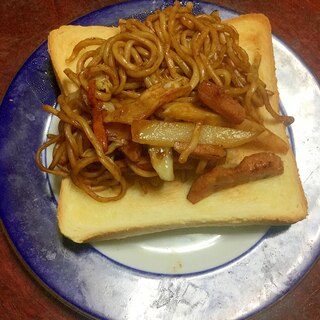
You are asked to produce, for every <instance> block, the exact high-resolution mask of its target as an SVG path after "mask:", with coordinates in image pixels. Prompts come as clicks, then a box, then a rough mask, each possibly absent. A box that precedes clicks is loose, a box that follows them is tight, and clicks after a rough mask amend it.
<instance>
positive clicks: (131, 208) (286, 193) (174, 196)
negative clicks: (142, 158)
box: [49, 14, 307, 243]
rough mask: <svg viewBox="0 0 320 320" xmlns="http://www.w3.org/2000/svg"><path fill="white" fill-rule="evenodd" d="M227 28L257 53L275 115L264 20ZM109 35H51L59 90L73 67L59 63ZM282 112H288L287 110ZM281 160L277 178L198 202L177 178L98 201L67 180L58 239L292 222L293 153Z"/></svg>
mask: <svg viewBox="0 0 320 320" xmlns="http://www.w3.org/2000/svg"><path fill="white" fill-rule="evenodd" d="M229 23H230V24H232V25H233V26H234V27H235V28H236V29H237V30H238V32H239V34H240V45H241V46H242V47H243V48H244V49H245V50H246V51H247V52H248V54H249V57H250V59H251V60H252V58H253V57H254V54H255V53H256V52H259V53H261V55H262V62H261V66H260V77H261V78H262V80H264V81H265V82H266V83H267V86H268V88H269V89H270V90H272V91H273V92H275V95H274V96H273V97H272V98H271V103H272V105H273V107H274V109H275V110H278V108H279V107H278V99H279V95H278V91H277V82H276V77H275V66H274V57H273V47H272V36H271V27H270V23H269V20H268V19H267V18H266V17H265V16H264V15H261V14H249V15H243V16H240V17H238V18H235V19H232V20H229ZM116 32H117V29H115V28H107V27H79V26H64V27H61V28H60V29H58V30H55V31H52V32H51V33H50V36H49V52H50V56H51V59H52V63H53V66H54V69H55V72H56V75H57V79H58V82H59V84H60V86H61V89H62V91H63V92H64V93H70V92H71V91H72V90H73V89H74V88H73V87H72V85H70V83H68V81H67V79H66V77H65V75H64V74H63V70H64V69H65V68H67V67H71V68H73V65H67V64H66V63H65V59H66V58H68V57H69V55H70V53H71V51H72V48H73V46H74V45H75V43H77V42H78V41H80V40H82V39H84V38H87V37H92V36H99V37H105V38H107V37H109V36H111V35H113V34H115V33H116ZM288 112H289V114H290V110H288ZM263 114H264V117H265V118H266V119H268V121H267V127H268V128H269V129H270V130H272V131H273V132H275V133H276V134H278V135H279V136H281V137H282V138H283V139H284V140H285V141H288V138H287V135H286V131H285V128H284V126H283V125H282V124H278V123H275V122H274V121H273V120H272V119H271V117H270V116H269V114H268V113H267V112H265V111H263ZM288 143H289V142H288ZM253 152H257V149H256V150H255V149H254V147H246V148H244V147H242V148H239V149H234V150H232V151H230V152H229V153H228V158H227V162H229V163H232V162H234V163H238V162H240V161H241V159H242V158H243V157H244V156H245V155H247V154H251V153H253ZM280 156H281V158H282V160H283V163H284V174H282V175H280V176H276V177H273V178H268V179H265V180H260V181H255V182H250V183H248V184H244V185H240V186H237V187H234V188H231V189H227V190H223V191H220V192H217V193H215V194H213V195H211V196H210V197H208V198H206V199H204V200H202V201H200V202H198V203H197V204H191V203H190V202H189V201H188V200H187V199H186V196H187V193H188V190H189V188H190V185H189V184H186V183H181V182H179V181H174V182H169V183H165V184H164V186H163V187H162V188H160V189H158V190H150V191H149V192H148V193H147V194H144V193H143V192H142V191H141V190H140V188H138V187H135V186H134V187H131V188H129V189H128V191H127V194H126V195H125V197H124V198H123V199H121V200H120V201H116V202H109V203H100V202H97V201H95V200H93V199H92V198H90V197H89V196H88V195H86V194H85V193H84V192H83V191H81V190H79V189H78V188H77V187H76V186H74V185H73V183H72V182H71V180H70V179H68V178H67V179H64V180H63V181H62V185H61V190H60V198H59V205H58V224H59V228H60V231H61V233H62V234H63V235H65V236H66V237H68V238H70V239H72V240H73V241H75V242H79V243H81V242H88V241H91V240H95V239H114V238H123V237H128V236H133V235H139V234H146V233H152V232H158V231H163V230H170V229H177V228H186V227H198V226H226V225H250V224H251V225H252V224H269V225H277V224H288V223H294V222H297V221H299V220H301V219H303V218H305V217H306V215H307V202H306V199H305V195H304V192H303V189H302V185H301V182H300V179H299V174H298V170H297V166H296V162H295V158H294V155H293V153H292V151H291V150H290V151H289V152H288V153H287V154H285V155H283V154H281V155H280Z"/></svg>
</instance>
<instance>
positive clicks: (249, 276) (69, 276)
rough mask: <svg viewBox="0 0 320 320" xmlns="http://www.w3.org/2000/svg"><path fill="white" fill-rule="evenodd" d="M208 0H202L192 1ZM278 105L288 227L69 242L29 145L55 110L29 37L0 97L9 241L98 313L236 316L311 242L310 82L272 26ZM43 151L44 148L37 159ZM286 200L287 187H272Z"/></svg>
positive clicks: (271, 288) (298, 261)
mask: <svg viewBox="0 0 320 320" xmlns="http://www.w3.org/2000/svg"><path fill="white" fill-rule="evenodd" d="M169 3H172V1H170V2H169V1H159V0H154V1H130V2H125V3H122V4H117V5H114V6H110V7H106V8H104V9H101V10H98V11H96V12H93V13H91V14H89V15H87V16H85V17H82V18H80V19H78V20H77V21H75V22H74V24H79V25H116V22H117V21H118V19H119V18H128V17H136V18H139V19H143V18H144V17H145V16H146V15H147V14H149V13H150V12H152V11H154V10H155V9H158V8H162V7H163V6H166V5H168V4H169ZM215 9H218V10H220V12H221V15H222V18H224V19H227V18H230V17H233V16H235V15H236V14H235V13H234V12H231V11H228V10H226V9H224V8H221V7H217V6H215V5H213V4H209V3H205V2H198V1H197V2H196V3H195V12H196V13H201V12H204V13H209V12H211V11H212V10H215ZM273 42H274V50H275V59H276V65H277V77H278V86H279V91H280V99H281V107H282V111H283V112H285V111H286V110H287V111H288V113H290V115H292V116H294V117H295V118H296V121H295V122H294V124H293V125H292V128H291V129H290V130H289V134H290V138H291V142H292V145H293V147H294V150H295V154H296V159H297V163H298V167H299V172H300V176H301V180H302V183H303V187H304V189H305V192H306V195H307V198H308V203H309V215H308V218H307V219H305V220H304V221H301V222H299V223H296V224H294V225H292V226H288V227H270V228H268V227H245V228H244V227H243V228H223V229H221V228H220V229H217V228H200V229H192V230H183V231H171V232H165V233H160V234H155V235H148V236H142V237H136V238H131V239H127V240H121V241H110V242H102V243H92V244H85V245H77V244H74V243H72V242H71V241H69V240H67V239H65V238H63V237H62V236H61V235H60V234H59V231H58V229H57V223H56V208H57V188H58V184H57V181H56V180H55V179H52V178H51V177H49V176H48V175H46V174H43V173H42V172H40V171H39V170H38V169H37V168H36V166H35V163H34V155H35V152H36V150H37V148H38V147H39V145H41V143H42V142H43V141H44V140H45V138H46V134H47V133H48V131H52V130H54V129H55V125H56V123H55V121H54V120H53V119H52V118H51V117H49V116H48V115H47V114H46V113H45V112H43V111H42V109H41V105H42V104H44V103H47V104H51V105H56V97H57V95H58V93H59V90H58V87H57V84H56V82H55V78H54V74H53V71H52V66H51V64H50V59H49V56H48V53H47V43H44V44H43V45H42V46H41V47H39V48H38V49H37V50H36V51H35V52H34V53H33V54H32V55H31V57H30V58H29V59H28V60H27V61H26V63H25V64H24V65H23V67H22V68H21V70H20V71H19V72H18V74H17V76H16V77H15V78H14V80H13V82H12V84H11V85H10V87H9V89H8V92H7V93H6V95H5V97H4V99H3V103H2V106H1V108H0V138H1V140H0V155H1V156H0V172H1V175H0V194H1V196H0V197H1V198H0V205H1V207H0V210H1V218H2V222H3V225H4V226H5V229H6V232H7V234H8V236H9V238H10V240H11V242H12V243H13V245H14V247H15V249H16V251H17V253H18V254H19V255H20V256H21V257H22V259H23V260H24V261H25V262H26V264H27V265H28V267H29V268H30V269H31V270H32V271H33V273H34V275H35V276H36V277H38V278H39V279H40V280H41V281H42V283H43V284H44V285H45V286H46V287H48V288H49V289H50V290H51V291H53V292H54V293H56V294H57V295H58V296H60V297H61V298H62V299H63V300H64V301H65V302H66V303H68V304H70V305H72V306H74V307H76V308H78V309H79V311H81V312H84V313H86V314H88V315H90V316H92V317H97V318H102V319H128V318H129V319H199V318H202V319H209V318H212V317H214V318H215V319H231V318H232V319H240V318H246V317H248V316H250V315H252V314H254V313H256V312H258V311H260V310H261V309H263V308H266V307H267V306H269V305H270V304H271V303H273V302H274V301H276V300H277V299H279V298H280V297H281V296H283V295H284V294H285V293H286V292H287V291H288V290H289V289H290V288H291V287H292V286H294V285H295V284H296V283H297V281H299V280H300V279H301V277H302V276H303V274H305V272H307V270H308V269H309V268H310V266H311V265H312V263H313V262H314V261H315V259H316V258H317V257H318V255H319V251H320V216H319V214H318V212H319V207H320V203H319V199H318V195H319V191H320V179H319V178H320V177H319V164H318V160H319V159H320V150H319V140H320V133H319V130H318V128H319V126H320V121H319V117H317V114H318V113H319V110H318V109H317V105H316V101H319V99H320V91H319V86H318V84H317V82H316V80H315V78H314V77H313V76H312V74H311V73H310V71H309V70H308V69H307V68H306V66H305V65H304V64H303V62H302V61H301V60H300V59H299V57H297V56H296V55H295V54H294V53H293V52H292V51H291V50H290V48H288V47H287V46H286V45H285V44H284V43H282V42H281V41H280V40H279V39H278V38H276V37H273ZM49 157H50V154H49V153H48V154H46V155H45V158H46V159H47V160H48V158H49ZM284 201H290V199H284Z"/></svg>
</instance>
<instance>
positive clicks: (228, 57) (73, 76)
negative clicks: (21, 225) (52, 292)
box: [36, 2, 291, 202]
mask: <svg viewBox="0 0 320 320" xmlns="http://www.w3.org/2000/svg"><path fill="white" fill-rule="evenodd" d="M119 26H120V33H119V34H117V35H115V36H113V37H111V38H109V39H108V40H104V39H99V38H90V39H85V40H83V41H81V42H79V43H78V44H77V45H76V46H75V48H74V50H73V53H72V55H71V56H70V58H69V59H68V61H69V62H70V61H73V60H75V59H78V60H77V66H76V70H70V69H67V70H65V73H66V75H67V76H68V77H69V78H70V80H71V81H73V82H74V83H75V84H76V85H77V86H78V87H79V90H78V91H76V92H75V93H73V94H71V95H69V96H64V95H60V96H59V98H58V103H59V105H60V108H61V109H60V110H56V109H54V108H53V107H50V106H47V105H46V106H44V109H45V110H46V111H47V112H49V113H52V114H53V115H55V116H57V117H58V118H59V119H60V122H59V126H58V131H59V133H58V134H57V135H54V134H51V135H49V136H48V142H46V143H45V144H43V145H42V146H41V147H40V148H39V150H38V152H37V155H36V161H37V164H38V166H39V167H40V168H41V169H42V170H43V171H46V172H49V173H53V174H56V175H58V176H61V177H71V179H72V181H73V182H74V184H75V185H77V186H78V187H79V188H81V189H83V190H84V191H85V192H86V193H87V194H89V195H90V196H91V197H93V198H94V199H96V200H98V201H103V202H107V201H113V200H118V199H120V198H122V197H123V196H124V195H125V193H126V190H127V187H128V177H132V176H134V177H136V178H137V179H138V180H139V181H141V179H142V178H152V177H156V176H158V174H157V172H156V171H155V170H153V168H152V166H150V158H148V153H146V152H145V151H144V150H143V149H142V151H141V150H140V149H139V150H140V151H139V152H140V154H139V152H136V151H137V150H136V149H134V150H133V151H132V150H131V151H130V150H129V151H130V152H124V151H125V150H124V149H121V148H125V144H126V143H127V142H128V140H126V139H122V140H121V139H115V140H112V139H109V137H108V133H106V131H108V126H109V123H105V124H103V127H101V124H102V123H103V121H104V120H103V119H102V118H101V117H103V115H104V114H109V115H112V114H113V112H115V111H116V109H117V106H118V105H119V104H120V105H121V103H123V101H130V103H133V105H134V102H133V101H134V99H139V98H140V99H142V97H143V93H144V92H147V90H148V89H150V88H154V86H161V87H162V88H177V87H183V88H187V90H185V93H184V94H183V95H182V96H178V97H177V98H174V99H173V101H170V104H171V106H172V104H174V103H181V102H195V103H197V94H196V90H197V87H198V84H199V83H201V82H202V81H204V80H210V81H212V82H213V83H215V84H216V85H218V86H219V87H223V88H224V90H225V92H226V93H227V94H229V95H230V96H232V97H233V98H234V99H236V100H237V101H238V102H240V104H241V105H242V106H243V108H245V110H246V116H247V118H248V119H254V120H255V121H256V122H257V123H258V124H259V123H260V122H261V120H260V118H259V114H258V112H257V108H258V107H261V106H265V107H266V108H267V110H268V111H269V112H270V114H271V115H272V116H273V117H274V118H276V119H278V120H279V121H283V122H288V123H289V122H290V121H291V119H290V118H289V117H287V118H286V117H282V116H280V115H278V114H277V113H276V112H275V111H274V110H273V109H272V107H271V106H270V103H269V95H270V94H271V93H270V92H268V90H267V89H266V86H265V84H264V83H263V82H262V80H261V79H259V76H258V68H259V63H260V57H256V59H255V61H254V62H253V63H252V64H250V62H249V58H248V55H247V53H246V52H245V51H244V50H243V49H242V48H241V47H240V46H239V44H238V43H239V35H238V33H237V31H236V30H235V29H234V28H233V27H232V26H230V25H227V24H225V23H224V22H222V21H221V19H220V17H219V15H218V13H217V12H213V13H212V14H210V15H207V14H202V15H198V16H195V15H193V13H192V4H191V3H188V4H187V5H186V6H185V7H183V6H181V5H180V4H179V3H178V2H177V3H175V4H174V5H173V6H171V7H168V8H166V9H164V10H163V11H156V12H155V13H154V14H151V15H150V16H148V17H147V18H146V20H145V21H144V22H140V21H138V20H135V19H128V20H120V21H119ZM84 48H94V49H90V50H88V51H86V52H85V53H82V49H84ZM137 101H138V102H139V100H137ZM91 104H93V105H95V108H92V105H91ZM137 108H139V103H137ZM158 111H159V108H156V111H155V112H154V113H153V114H151V115H148V116H147V118H148V119H160V120H166V119H162V118H161V112H158ZM101 119H102V120H101ZM111 122H113V123H116V122H117V121H116V118H114V119H113V121H111ZM120 122H123V121H120ZM128 122H129V121H128ZM99 124H100V126H99ZM110 126H111V125H110ZM126 126H130V123H126V124H123V123H121V124H119V128H117V130H120V131H121V130H122V128H126V129H125V130H124V131H125V132H126V130H127V127H126ZM200 129H201V122H200V123H196V124H195V129H194V132H193V137H192V139H191V141H190V142H189V145H187V147H186V148H185V150H184V151H182V152H181V154H180V156H179V161H178V163H179V166H180V167H181V168H189V167H190V166H191V167H192V166H193V168H194V171H201V170H204V168H205V167H206V165H207V162H208V161H207V160H206V159H200V160H199V161H198V162H196V163H195V164H194V162H195V161H194V159H192V163H191V159H190V161H189V155H190V154H191V153H192V151H193V150H194V149H195V148H196V147H197V144H198V141H199V134H200V133H199V132H200ZM122 133H123V132H122ZM109 140H110V141H109ZM103 141H104V143H102V142H103ZM124 141H125V142H124ZM52 144H53V145H54V149H53V160H52V162H51V164H50V166H49V167H48V168H46V167H44V166H43V164H42V163H41V152H42V151H43V150H44V149H46V148H47V147H48V146H50V145H52ZM130 146H131V145H129V146H126V147H127V148H130ZM127 151H128V150H127ZM135 152H136V153H137V154H135ZM170 152H171V151H170ZM128 155H129V156H128ZM183 165H184V166H183ZM103 190H105V191H106V190H109V191H110V190H111V191H110V192H109V191H108V192H104V193H101V191H103Z"/></svg>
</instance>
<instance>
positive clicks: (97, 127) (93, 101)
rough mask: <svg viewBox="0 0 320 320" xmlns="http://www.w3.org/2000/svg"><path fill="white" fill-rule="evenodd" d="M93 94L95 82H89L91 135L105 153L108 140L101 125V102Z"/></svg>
mask: <svg viewBox="0 0 320 320" xmlns="http://www.w3.org/2000/svg"><path fill="white" fill-rule="evenodd" d="M95 92H96V83H95V80H91V81H89V89H88V101H89V105H90V106H91V115H92V128H93V133H94V134H95V136H96V138H97V139H98V141H99V142H100V144H101V146H102V148H103V151H104V152H106V151H107V150H108V138H107V134H106V130H105V128H104V124H103V116H102V106H101V102H100V101H99V100H98V99H97V98H96V96H95Z"/></svg>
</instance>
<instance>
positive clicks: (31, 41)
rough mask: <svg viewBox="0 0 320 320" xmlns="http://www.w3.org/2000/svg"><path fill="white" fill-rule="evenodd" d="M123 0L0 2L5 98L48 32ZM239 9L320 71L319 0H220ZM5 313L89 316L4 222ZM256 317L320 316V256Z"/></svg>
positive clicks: (1, 282) (1, 308) (0, 269)
mask: <svg viewBox="0 0 320 320" xmlns="http://www.w3.org/2000/svg"><path fill="white" fill-rule="evenodd" d="M116 2H120V1H107V0H91V1H89V0H68V1H67V0H29V1H25V0H15V1H13V0H2V1H1V2H0V17H1V28H0V66H1V67H0V100H2V97H3V96H4V94H5V91H6V90H7V88H8V86H9V84H10V82H11V80H12V78H13V77H14V75H15V73H16V72H17V71H18V69H19V67H21V65H22V64H23V63H24V61H25V60H26V59H27V58H28V56H29V55H30V54H31V53H32V52H33V51H34V50H35V49H36V48H37V47H38V46H39V45H40V44H41V43H42V42H43V41H45V40H46V38H47V35H48V32H49V31H50V30H52V29H54V28H57V27H59V26H60V25H63V24H66V23H68V22H70V21H72V20H74V19H76V18H78V17H80V16H82V15H85V14H87V13H89V12H91V11H93V10H96V9H99V8H102V7H104V6H106V5H109V4H112V3H116ZM214 3H216V4H218V5H222V6H224V7H227V8H230V9H233V10H235V11H237V12H239V13H250V12H261V13H264V14H266V15H267V16H268V17H269V19H270V21H271V24H272V28H273V32H274V33H275V34H276V35H277V36H278V37H280V38H281V39H282V40H283V41H284V42H285V43H286V44H287V45H288V46H290V47H291V48H292V49H293V50H294V51H295V52H296V53H297V54H298V55H299V56H300V57H301V58H302V60H303V61H304V62H305V63H306V65H307V66H308V67H309V68H310V70H311V71H312V72H313V74H314V75H315V77H316V78H318V79H319V77H320V59H319V56H320V37H319V30H320V1H319V0H282V1H281V0H269V1H268V0H241V1H232V0H224V1H222V0H221V1H220V0H216V1H214ZM0 296H1V298H0V318H1V319H4V320H5V319H10V320H11V319H14V320H15V319H55V320H62V319H64V320H66V319H67V320H68V319H70V320H71V319H85V318H84V317H83V316H80V315H79V314H78V313H77V312H75V311H73V310H71V309H69V308H68V307H66V306H65V305H64V304H63V303H62V302H60V301H58V299H56V298H54V297H53V296H52V295H51V294H50V293H48V292H47V291H46V290H45V289H44V288H43V287H42V286H41V285H40V284H39V283H37V281H36V280H35V279H34V278H33V277H32V275H31V274H30V273H29V272H28V271H27V268H26V267H25V266H24V265H23V262H21V261H19V259H18V258H17V256H16V254H15V253H14V251H13V250H12V248H11V246H10V244H9V241H8V239H7V238H6V236H5V232H4V230H3V229H1V225H0ZM252 319H254V320H267V319H268V320H269V319H273V320H278V319H281V320H282V319H299V320H302V319H308V320H313V319H320V261H318V262H316V263H315V264H314V266H313V268H312V269H311V270H310V271H309V272H308V273H307V274H306V275H305V277H304V278H303V279H302V281H300V283H299V284H298V285H297V286H296V287H295V288H293V289H292V290H291V291H290V292H289V293H288V294H287V295H286V296H285V297H283V298H282V299H281V300H280V301H278V302H277V303H275V304H274V305H273V306H271V307H269V308H268V309H267V310H264V311H263V312H262V313H260V314H257V315H255V316H254V317H253V318H252Z"/></svg>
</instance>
